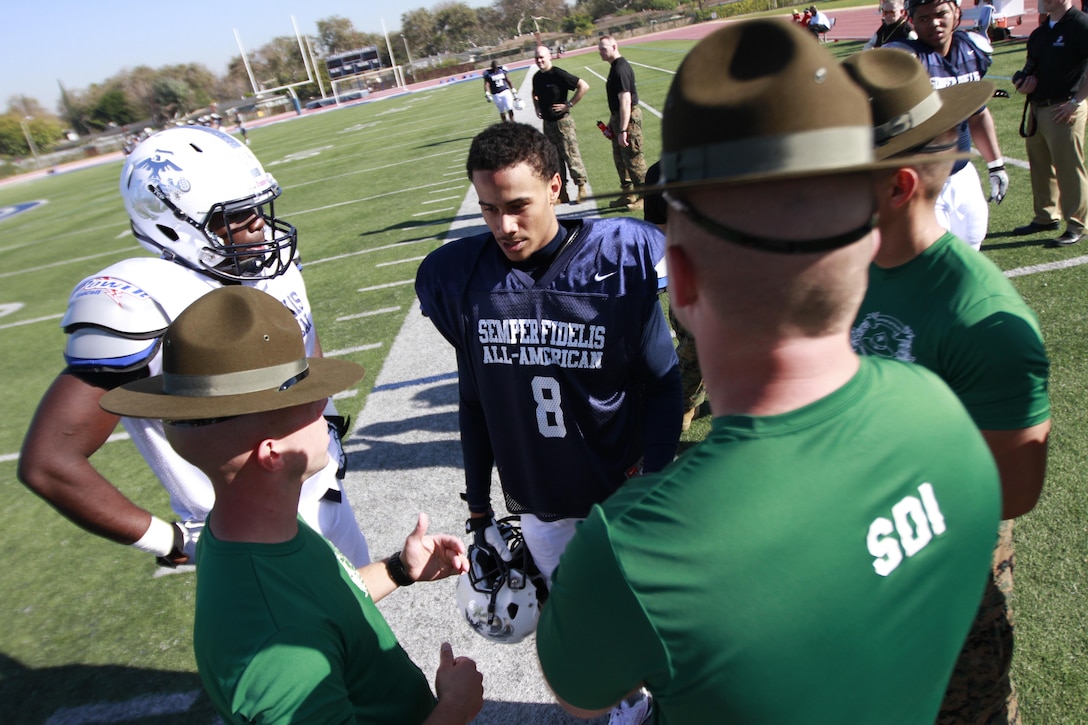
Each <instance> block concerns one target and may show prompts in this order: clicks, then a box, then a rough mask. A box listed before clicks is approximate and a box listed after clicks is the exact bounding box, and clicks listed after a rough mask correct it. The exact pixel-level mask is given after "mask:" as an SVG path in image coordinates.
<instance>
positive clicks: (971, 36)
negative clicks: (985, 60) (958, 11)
mask: <svg viewBox="0 0 1088 725" xmlns="http://www.w3.org/2000/svg"><path fill="white" fill-rule="evenodd" d="M966 35H967V39H968V40H969V41H971V45H973V46H975V47H976V48H978V49H979V50H981V51H982V52H983V53H985V54H986V55H993V54H994V46H993V45H992V44H991V43H990V39H989V38H987V37H986V36H985V35H983V34H981V33H976V32H974V31H971V30H968V31H966Z"/></svg>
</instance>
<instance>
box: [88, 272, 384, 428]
mask: <svg viewBox="0 0 1088 725" xmlns="http://www.w3.org/2000/svg"><path fill="white" fill-rule="evenodd" d="M362 377H363V368H362V367H361V366H359V365H357V364H355V363H353V362H348V361H346V360H329V359H326V358H307V357H306V347H305V343H304V342H303V338H302V331H301V329H300V328H299V325H298V322H297V321H296V320H295V316H294V315H293V314H292V313H291V311H290V310H288V309H287V308H286V307H285V306H284V305H283V303H281V302H280V301H279V300H277V299H276V298H275V297H272V296H271V295H269V294H266V293H264V292H261V291H260V290H256V289H253V288H252V287H245V286H240V285H231V286H228V287H221V288H219V289H217V290H214V291H212V292H209V293H208V294H206V295H204V296H203V297H201V298H200V299H198V300H197V301H196V302H194V303H193V304H191V305H190V306H189V307H188V308H186V310H185V311H184V312H182V313H181V314H180V315H178V318H177V319H176V320H174V322H173V323H172V324H171V325H170V326H169V327H168V328H167V330H166V333H165V335H164V337H163V374H162V375H156V376H154V377H150V378H146V379H144V380H138V381H136V382H133V383H128V384H127V385H124V386H122V387H120V388H115V389H114V390H111V391H109V392H108V393H106V394H105V395H104V396H102V399H101V401H100V405H101V406H102V408H103V409H104V410H107V411H109V412H111V413H114V414H116V415H123V416H128V417H131V418H162V419H165V420H201V419H212V418H226V417H230V416H236V415H245V414H249V413H260V412H264V411H270V410H280V409H282V408H289V407H292V406H295V405H302V404H304V403H312V402H314V401H317V400H321V399H323V398H327V397H329V396H330V395H332V394H333V393H336V392H339V391H341V390H344V389H346V388H349V387H351V386H352V385H354V384H355V383H357V382H358V381H359V380H360V379H361V378H362Z"/></svg>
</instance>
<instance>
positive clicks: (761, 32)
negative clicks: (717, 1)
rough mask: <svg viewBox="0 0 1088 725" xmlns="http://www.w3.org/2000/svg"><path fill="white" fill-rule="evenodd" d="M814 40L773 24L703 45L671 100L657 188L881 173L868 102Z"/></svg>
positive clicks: (680, 74) (684, 67) (740, 26)
mask: <svg viewBox="0 0 1088 725" xmlns="http://www.w3.org/2000/svg"><path fill="white" fill-rule="evenodd" d="M815 40H816V39H815V38H814V37H813V36H812V33H810V32H808V31H806V30H804V29H802V28H800V27H799V26H797V24H796V23H791V22H789V21H788V19H785V20H783V19H769V18H768V19H757V20H748V21H742V22H737V23H731V24H729V25H726V26H725V27H723V28H722V29H720V30H718V31H715V32H714V33H712V34H711V35H709V36H707V37H706V38H704V39H703V40H702V41H700V42H699V43H698V45H696V46H695V47H694V48H693V49H692V50H691V52H690V53H689V54H688V55H687V57H686V58H684V61H683V63H682V64H681V66H680V69H679V70H678V71H677V74H676V77H675V78H674V79H673V82H672V86H671V88H670V89H669V94H668V97H667V98H666V100H665V110H664V114H663V119H662V124H661V137H662V139H661V140H662V154H661V167H662V175H663V184H662V187H661V188H663V189H672V188H686V187H693V186H710V185H718V184H738V183H748V182H754V181H769V180H779V179H789V178H804V177H810V176H827V175H832V174H845V173H852V172H858V171H867V170H871V169H876V168H883V167H885V166H886V164H882V163H879V162H874V156H873V143H872V138H873V132H872V121H871V114H870V110H869V103H868V99H867V97H866V96H865V94H864V93H862V92H861V89H860V88H859V87H858V86H857V85H856V84H855V83H854V82H853V81H852V80H851V79H850V76H849V75H847V73H846V71H845V70H843V68H842V67H841V65H840V64H839V63H838V62H837V61H836V60H835V58H834V57H833V56H832V55H831V53H830V52H828V50H827V49H826V48H824V47H823V45H822V44H821V43H818V42H815Z"/></svg>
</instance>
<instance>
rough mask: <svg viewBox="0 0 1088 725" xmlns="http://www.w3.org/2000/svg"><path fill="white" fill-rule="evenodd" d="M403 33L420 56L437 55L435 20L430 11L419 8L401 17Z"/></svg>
mask: <svg viewBox="0 0 1088 725" xmlns="http://www.w3.org/2000/svg"><path fill="white" fill-rule="evenodd" d="M400 27H401V33H403V34H404V38H405V39H406V40H407V41H408V45H410V46H411V47H412V48H413V49H414V50H415V52H416V55H417V57H418V56H425V55H436V54H437V53H438V47H437V44H436V43H435V35H434V28H435V19H434V15H433V14H432V13H431V11H430V10H427V9H425V8H419V9H418V10H410V11H409V12H406V13H404V14H403V15H401V16H400Z"/></svg>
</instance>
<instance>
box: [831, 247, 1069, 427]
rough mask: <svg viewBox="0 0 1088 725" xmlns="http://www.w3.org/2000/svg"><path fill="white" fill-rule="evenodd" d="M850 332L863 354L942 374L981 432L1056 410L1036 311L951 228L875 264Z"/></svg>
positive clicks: (1031, 421)
mask: <svg viewBox="0 0 1088 725" xmlns="http://www.w3.org/2000/svg"><path fill="white" fill-rule="evenodd" d="M851 338H852V342H853V345H854V349H855V350H856V351H857V352H858V353H859V354H862V355H876V356H879V357H888V358H895V359H897V360H904V361H907V362H916V363H918V364H920V365H924V366H925V367H927V368H929V369H930V370H932V371H933V372H935V373H937V375H938V376H940V377H941V379H942V380H944V381H945V382H946V383H948V385H949V387H951V388H952V390H953V391H954V392H955V393H956V395H957V396H959V399H960V400H961V401H962V402H963V404H964V406H965V407H966V408H967V412H968V413H970V414H971V418H972V419H973V420H974V421H975V424H976V425H977V426H978V427H979V428H981V429H982V430H1016V429H1019V428H1029V427H1031V426H1033V425H1037V424H1039V423H1042V422H1044V421H1046V420H1047V419H1048V418H1050V401H1049V398H1048V396H1047V375H1048V371H1049V362H1048V361H1047V356H1046V350H1045V348H1044V347H1043V335H1042V332H1040V330H1039V321H1038V320H1037V319H1036V318H1035V313H1033V312H1032V311H1031V308H1029V307H1028V306H1027V304H1026V303H1025V302H1024V300H1023V299H1022V298H1021V297H1020V294H1019V293H1018V292H1017V291H1016V288H1015V287H1013V286H1012V283H1010V282H1009V280H1007V279H1006V278H1005V275H1004V274H1002V273H1001V270H1000V269H998V268H997V266H996V265H994V263H993V262H991V261H990V260H989V259H987V258H986V257H985V256H984V255H982V254H979V253H978V252H976V251H974V250H973V249H971V248H970V247H968V246H967V245H966V244H964V243H963V242H961V241H960V240H958V239H957V238H956V237H955V236H953V235H952V234H945V235H944V236H943V237H941V238H940V239H939V240H937V242H936V243H935V244H933V246H931V247H929V249H927V250H926V251H924V252H923V253H922V254H920V255H919V256H918V257H916V258H914V259H912V260H911V261H910V262H907V263H906V264H903V265H900V266H898V267H894V268H891V269H883V268H881V267H878V266H876V265H875V264H874V265H872V266H871V267H870V268H869V289H868V291H867V292H866V295H865V300H864V301H863V302H862V304H861V310H860V311H859V312H858V316H857V320H856V322H855V323H854V329H853V330H852V332H851Z"/></svg>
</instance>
